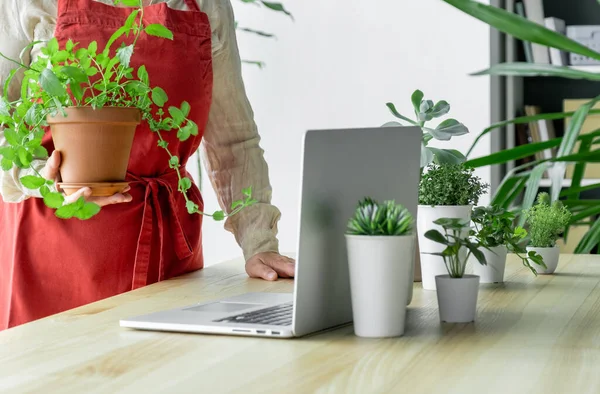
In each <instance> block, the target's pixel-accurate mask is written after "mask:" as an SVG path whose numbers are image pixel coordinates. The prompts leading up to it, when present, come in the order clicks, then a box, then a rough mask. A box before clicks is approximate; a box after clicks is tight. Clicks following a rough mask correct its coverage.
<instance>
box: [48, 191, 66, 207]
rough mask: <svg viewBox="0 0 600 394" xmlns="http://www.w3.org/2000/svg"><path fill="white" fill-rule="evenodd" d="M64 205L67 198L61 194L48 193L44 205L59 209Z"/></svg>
mask: <svg viewBox="0 0 600 394" xmlns="http://www.w3.org/2000/svg"><path fill="white" fill-rule="evenodd" d="M64 203H65V198H64V196H63V195H62V194H61V193H56V192H53V193H47V194H46V195H45V196H44V204H46V206H47V207H48V208H52V209H58V208H60V207H62V206H63V204H64Z"/></svg>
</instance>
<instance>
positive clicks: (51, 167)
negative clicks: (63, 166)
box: [42, 151, 132, 207]
mask: <svg viewBox="0 0 600 394" xmlns="http://www.w3.org/2000/svg"><path fill="white" fill-rule="evenodd" d="M59 168H60V152H58V151H54V152H52V156H50V158H49V159H48V161H47V162H46V166H45V167H44V169H43V170H42V176H43V177H44V178H46V179H51V180H54V181H55V182H60V177H59V172H58V169H59ZM129 190H130V188H129V187H127V189H125V190H124V191H123V193H117V194H114V195H112V196H110V197H91V195H92V189H90V188H89V187H84V188H82V189H79V190H78V191H77V192H75V193H73V194H71V195H70V196H65V203H67V204H71V203H74V202H75V201H77V200H79V198H80V197H84V198H85V200H86V201H87V202H93V203H95V204H98V205H99V206H101V207H104V206H106V205H112V204H120V203H125V202H131V200H132V197H131V194H128V193H127V192H128V191H129Z"/></svg>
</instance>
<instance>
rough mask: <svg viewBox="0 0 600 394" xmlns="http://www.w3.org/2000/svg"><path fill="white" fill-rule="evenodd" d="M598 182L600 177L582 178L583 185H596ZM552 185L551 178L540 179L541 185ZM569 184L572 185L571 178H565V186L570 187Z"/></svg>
mask: <svg viewBox="0 0 600 394" xmlns="http://www.w3.org/2000/svg"><path fill="white" fill-rule="evenodd" d="M597 183H600V179H582V180H581V186H590V185H595V184H597ZM550 185H551V181H550V179H542V180H541V181H540V186H541V187H550ZM569 186H571V180H570V179H565V180H563V187H569Z"/></svg>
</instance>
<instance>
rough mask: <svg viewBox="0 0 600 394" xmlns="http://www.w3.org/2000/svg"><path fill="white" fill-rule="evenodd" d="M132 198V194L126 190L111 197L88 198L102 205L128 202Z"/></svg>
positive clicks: (89, 200)
mask: <svg viewBox="0 0 600 394" xmlns="http://www.w3.org/2000/svg"><path fill="white" fill-rule="evenodd" d="M127 190H129V189H127ZM132 200H133V197H132V196H131V194H129V193H125V192H123V193H117V194H114V195H112V196H110V197H91V198H88V199H87V201H88V202H93V203H95V204H98V205H100V206H101V207H105V206H107V205H114V204H123V203H128V202H131V201H132Z"/></svg>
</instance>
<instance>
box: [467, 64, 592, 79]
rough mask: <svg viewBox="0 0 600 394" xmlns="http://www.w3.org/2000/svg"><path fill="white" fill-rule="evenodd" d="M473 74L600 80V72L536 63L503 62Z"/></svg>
mask: <svg viewBox="0 0 600 394" xmlns="http://www.w3.org/2000/svg"><path fill="white" fill-rule="evenodd" d="M472 75H502V76H507V77H557V78H569V79H585V80H588V81H600V74H596V73H592V72H588V71H580V70H575V69H572V68H569V67H562V66H553V65H550V64H535V63H501V64H496V65H493V66H492V67H490V68H488V69H486V70H483V71H478V72H476V73H473V74H472Z"/></svg>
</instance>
